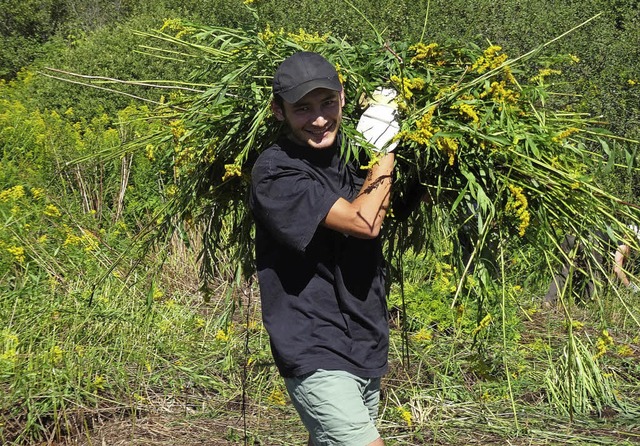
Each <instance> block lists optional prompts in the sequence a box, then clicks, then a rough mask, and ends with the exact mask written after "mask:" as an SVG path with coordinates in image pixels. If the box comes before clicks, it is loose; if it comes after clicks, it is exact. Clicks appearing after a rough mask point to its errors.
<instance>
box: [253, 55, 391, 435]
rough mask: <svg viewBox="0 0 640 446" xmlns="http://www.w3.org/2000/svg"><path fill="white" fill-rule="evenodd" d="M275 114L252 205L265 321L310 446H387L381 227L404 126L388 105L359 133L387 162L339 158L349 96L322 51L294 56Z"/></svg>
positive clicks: (279, 81)
mask: <svg viewBox="0 0 640 446" xmlns="http://www.w3.org/2000/svg"><path fill="white" fill-rule="evenodd" d="M273 95H274V100H273V103H272V111H273V113H274V115H275V117H276V118H277V119H278V120H279V121H281V122H282V123H283V124H284V129H285V132H284V134H283V135H282V136H281V138H280V139H279V140H278V141H277V143H276V144H274V145H273V146H271V147H269V148H268V149H266V150H265V151H264V152H263V153H261V154H260V156H259V157H258V159H257V161H256V163H255V165H254V168H253V172H252V187H251V199H250V206H251V209H252V212H253V214H254V217H255V223H256V263H257V270H258V282H259V285H260V294H261V301H262V317H263V321H264V324H265V327H266V329H267V331H268V333H269V337H270V342H271V349H272V353H273V356H274V359H275V363H276V365H277V367H278V370H279V372H280V374H281V375H282V376H283V377H284V380H285V384H286V387H287V390H288V392H289V395H290V396H291V399H292V401H293V404H294V406H295V407H296V409H297V411H298V413H299V414H300V417H301V419H302V421H303V423H304V425H305V427H306V428H307V430H308V431H309V445H315V446H322V445H348V446H365V445H373V446H378V445H384V442H383V441H382V439H381V438H380V435H379V433H378V431H377V428H376V426H375V420H376V417H377V411H378V402H379V397H380V378H381V376H382V375H383V374H384V373H385V372H386V371H387V352H388V337H389V329H388V314H387V306H386V301H385V265H384V259H383V256H382V244H381V241H380V238H379V233H380V228H381V226H382V222H383V220H384V218H385V215H386V212H387V208H388V206H389V197H390V192H391V183H392V173H393V168H394V154H393V152H392V151H391V150H389V148H391V149H393V147H394V145H393V143H391V144H390V142H391V139H392V138H393V136H394V135H395V134H396V132H397V130H398V128H397V123H396V122H395V119H394V118H395V110H393V107H392V106H391V103H390V102H389V100H388V98H386V99H385V100H384V101H382V102H388V103H386V104H380V105H374V106H372V107H370V109H368V111H369V113H368V114H367V113H365V114H366V116H364V117H363V118H362V120H361V123H362V125H360V126H359V128H360V129H361V130H362V132H363V134H364V135H365V137H366V138H367V140H368V141H369V142H372V143H373V144H374V145H375V147H376V150H383V149H384V152H382V153H381V154H380V158H379V160H378V162H377V163H376V164H375V165H374V166H373V167H372V168H371V169H370V170H368V171H363V170H362V169H360V168H359V167H358V166H356V165H355V164H354V163H353V162H345V161H344V159H343V158H342V157H341V155H340V147H341V144H342V142H343V141H342V135H341V132H340V125H341V122H342V108H343V106H344V104H345V96H344V91H343V88H342V85H341V83H340V81H339V79H338V74H337V72H336V70H335V68H334V67H333V65H331V63H329V62H328V61H327V60H326V59H324V58H323V57H322V56H320V55H319V54H316V53H311V52H300V53H296V54H294V55H292V56H291V57H289V58H288V59H286V60H285V61H284V62H283V63H282V64H281V65H280V66H279V67H278V69H277V71H276V73H275V75H274V78H273Z"/></svg>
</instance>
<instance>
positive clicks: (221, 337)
mask: <svg viewBox="0 0 640 446" xmlns="http://www.w3.org/2000/svg"><path fill="white" fill-rule="evenodd" d="M230 339H231V328H229V329H228V330H226V331H225V330H218V331H217V332H216V341H220V342H229V340H230Z"/></svg>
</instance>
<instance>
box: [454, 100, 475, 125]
mask: <svg viewBox="0 0 640 446" xmlns="http://www.w3.org/2000/svg"><path fill="white" fill-rule="evenodd" d="M451 108H452V109H453V110H458V113H460V115H461V116H463V117H467V118H469V119H471V121H472V122H473V123H474V124H478V123H479V122H480V117H479V116H478V113H477V112H476V109H475V107H474V106H473V105H472V104H469V103H466V102H461V103H458V104H453V105H452V106H451Z"/></svg>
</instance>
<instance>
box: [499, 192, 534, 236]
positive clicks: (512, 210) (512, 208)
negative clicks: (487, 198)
mask: <svg viewBox="0 0 640 446" xmlns="http://www.w3.org/2000/svg"><path fill="white" fill-rule="evenodd" d="M509 191H510V192H511V195H510V196H509V199H508V201H507V205H506V206H505V211H506V213H507V215H512V216H514V217H516V218H517V219H518V220H519V222H520V223H519V225H518V235H520V237H522V236H524V234H525V231H526V230H527V228H528V227H529V222H530V220H531V214H529V209H528V206H529V203H528V201H527V197H526V196H525V194H524V192H523V190H522V188H521V187H519V186H514V185H512V184H510V185H509Z"/></svg>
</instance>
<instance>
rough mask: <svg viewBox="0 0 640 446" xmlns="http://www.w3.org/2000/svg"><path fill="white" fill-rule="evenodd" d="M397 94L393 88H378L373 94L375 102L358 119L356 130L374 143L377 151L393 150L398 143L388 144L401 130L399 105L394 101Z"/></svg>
mask: <svg viewBox="0 0 640 446" xmlns="http://www.w3.org/2000/svg"><path fill="white" fill-rule="evenodd" d="M397 95H398V93H397V92H396V91H395V90H393V89H392V88H382V87H378V88H376V89H375V91H374V92H373V95H372V99H373V102H372V103H371V105H369V107H367V109H366V110H365V111H364V113H363V114H362V116H361V117H360V121H358V126H357V127H356V130H358V131H359V132H360V133H362V136H364V139H366V140H367V141H368V142H369V143H371V144H373V146H374V147H375V149H374V150H375V151H376V152H382V151H385V152H387V153H389V152H393V149H395V148H396V146H397V145H398V143H396V142H393V143H390V144H388V143H389V141H391V140H392V139H393V137H394V136H396V134H397V133H398V131H399V130H400V125H399V124H398V120H397V117H398V112H397V111H396V108H397V105H396V103H395V101H394V99H395V97H396V96H397Z"/></svg>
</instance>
